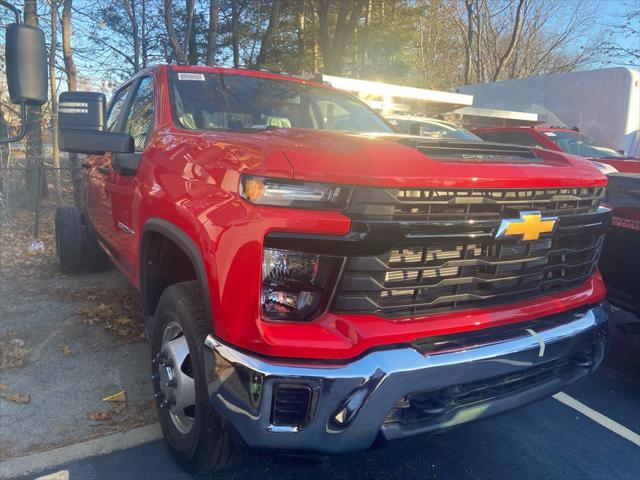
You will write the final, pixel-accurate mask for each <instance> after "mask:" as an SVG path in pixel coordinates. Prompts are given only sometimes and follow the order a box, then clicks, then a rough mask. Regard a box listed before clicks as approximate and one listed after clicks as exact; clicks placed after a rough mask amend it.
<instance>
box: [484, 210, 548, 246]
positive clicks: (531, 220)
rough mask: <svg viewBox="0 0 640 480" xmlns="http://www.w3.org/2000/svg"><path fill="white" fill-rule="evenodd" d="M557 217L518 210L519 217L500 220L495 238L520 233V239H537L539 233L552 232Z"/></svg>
mask: <svg viewBox="0 0 640 480" xmlns="http://www.w3.org/2000/svg"><path fill="white" fill-rule="evenodd" d="M557 220H558V217H544V218H543V217H542V215H541V214H540V212H520V218H517V219H516V218H514V219H509V220H502V223H501V224H500V228H499V229H498V233H497V234H496V238H501V237H507V236H510V235H522V240H537V239H538V238H540V234H541V233H549V232H553V228H554V227H555V226H556V221H557Z"/></svg>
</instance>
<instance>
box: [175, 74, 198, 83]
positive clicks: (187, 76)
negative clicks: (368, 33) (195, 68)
mask: <svg viewBox="0 0 640 480" xmlns="http://www.w3.org/2000/svg"><path fill="white" fill-rule="evenodd" d="M178 80H195V81H196V82H204V73H184V72H182V73H178Z"/></svg>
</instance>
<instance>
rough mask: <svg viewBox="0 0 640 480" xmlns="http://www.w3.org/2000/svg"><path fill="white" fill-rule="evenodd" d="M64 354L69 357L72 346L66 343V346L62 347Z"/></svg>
mask: <svg viewBox="0 0 640 480" xmlns="http://www.w3.org/2000/svg"><path fill="white" fill-rule="evenodd" d="M62 354H63V355H64V356H65V357H68V356H69V355H71V348H70V347H69V345H65V346H64V347H62Z"/></svg>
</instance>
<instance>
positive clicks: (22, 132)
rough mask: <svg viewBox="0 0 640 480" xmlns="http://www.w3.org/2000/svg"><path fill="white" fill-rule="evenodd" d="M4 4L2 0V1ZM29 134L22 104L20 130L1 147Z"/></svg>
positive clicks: (25, 108) (21, 104)
mask: <svg viewBox="0 0 640 480" xmlns="http://www.w3.org/2000/svg"><path fill="white" fill-rule="evenodd" d="M0 2H2V0H0ZM26 134H27V106H26V105H25V104H24V103H20V130H19V131H18V134H17V135H16V136H15V137H10V138H1V139H0V145H2V144H4V143H12V142H19V141H20V140H22V139H23V138H24V136H25V135H26Z"/></svg>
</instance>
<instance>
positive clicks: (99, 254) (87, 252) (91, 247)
mask: <svg viewBox="0 0 640 480" xmlns="http://www.w3.org/2000/svg"><path fill="white" fill-rule="evenodd" d="M82 220H83V222H82V226H83V234H84V263H85V268H86V269H87V271H88V272H100V271H102V270H106V269H107V268H108V266H109V257H107V254H106V253H104V250H102V247H100V244H99V243H98V237H97V236H96V231H95V229H94V228H93V225H91V222H89V219H88V218H87V216H86V215H82Z"/></svg>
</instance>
